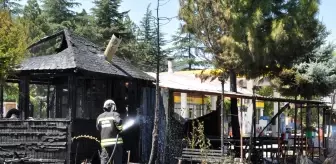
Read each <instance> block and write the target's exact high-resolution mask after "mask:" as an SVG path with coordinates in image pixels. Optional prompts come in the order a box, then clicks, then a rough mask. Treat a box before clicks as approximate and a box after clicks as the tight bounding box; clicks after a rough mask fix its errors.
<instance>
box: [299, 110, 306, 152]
mask: <svg viewBox="0 0 336 164" xmlns="http://www.w3.org/2000/svg"><path fill="white" fill-rule="evenodd" d="M302 108H303V106H302V104H300V126H301V138H300V140H301V142H300V147H301V149H300V151H301V155H303V144H302V143H303V141H304V138H303V120H302V118H303V109H302ZM305 143H306V142H305Z"/></svg>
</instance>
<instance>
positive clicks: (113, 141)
mask: <svg viewBox="0 0 336 164" xmlns="http://www.w3.org/2000/svg"><path fill="white" fill-rule="evenodd" d="M104 110H105V112H104V113H102V114H100V115H99V116H98V118H97V124H96V126H97V129H98V130H99V131H100V136H101V146H102V152H101V157H100V158H101V164H106V163H107V162H108V160H109V159H110V157H111V154H112V151H113V149H114V147H115V146H117V147H116V150H115V152H114V156H113V159H112V160H111V163H114V164H121V163H122V155H123V140H122V137H121V136H119V137H118V140H117V134H118V133H119V132H120V131H121V130H122V120H121V118H120V115H119V113H118V112H116V107H115V103H114V102H113V101H112V100H107V101H106V102H105V104H104Z"/></svg>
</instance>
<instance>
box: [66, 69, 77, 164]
mask: <svg viewBox="0 0 336 164" xmlns="http://www.w3.org/2000/svg"><path fill="white" fill-rule="evenodd" d="M76 95H77V78H76V76H75V75H70V76H68V109H69V114H68V116H67V118H68V119H69V120H70V125H69V126H68V142H67V157H66V158H67V164H70V163H71V139H72V128H73V123H74V122H73V121H74V119H75V118H76V105H77V101H76Z"/></svg>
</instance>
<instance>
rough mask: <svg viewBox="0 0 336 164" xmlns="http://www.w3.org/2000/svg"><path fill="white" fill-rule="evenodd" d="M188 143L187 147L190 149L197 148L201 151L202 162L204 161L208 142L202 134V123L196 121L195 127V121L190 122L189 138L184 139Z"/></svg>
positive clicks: (208, 145) (208, 147)
mask: <svg viewBox="0 0 336 164" xmlns="http://www.w3.org/2000/svg"><path fill="white" fill-rule="evenodd" d="M184 140H185V141H187V143H188V147H190V148H191V149H195V148H199V149H201V155H202V157H203V160H205V159H206V158H207V157H206V154H207V151H208V150H209V149H210V146H211V144H210V140H209V139H208V138H206V136H205V134H204V123H203V122H201V121H199V120H197V121H196V125H195V121H193V122H192V131H191V132H190V136H188V137H186V138H185V139H184Z"/></svg>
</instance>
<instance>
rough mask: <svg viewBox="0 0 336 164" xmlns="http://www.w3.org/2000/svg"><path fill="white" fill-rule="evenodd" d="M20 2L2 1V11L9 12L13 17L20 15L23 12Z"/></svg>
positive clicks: (16, 0) (0, 7)
mask: <svg viewBox="0 0 336 164" xmlns="http://www.w3.org/2000/svg"><path fill="white" fill-rule="evenodd" d="M19 1H20V0H0V9H1V10H8V11H9V13H10V14H11V15H15V16H16V15H18V14H20V13H21V12H22V8H21V5H20V4H19V3H18V2H19Z"/></svg>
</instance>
